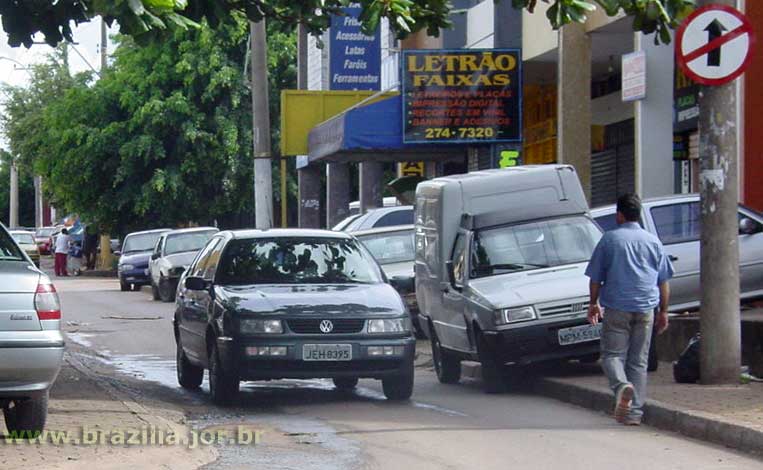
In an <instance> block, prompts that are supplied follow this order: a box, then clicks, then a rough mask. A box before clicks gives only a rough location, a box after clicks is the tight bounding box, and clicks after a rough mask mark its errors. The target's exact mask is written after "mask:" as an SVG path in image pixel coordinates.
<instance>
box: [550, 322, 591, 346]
mask: <svg viewBox="0 0 763 470" xmlns="http://www.w3.org/2000/svg"><path fill="white" fill-rule="evenodd" d="M558 335H559V344H560V345H562V346H566V345H568V344H577V343H585V342H588V341H596V340H597V339H599V338H601V323H599V324H598V325H595V326H594V325H581V326H573V327H572V328H562V329H561V330H559V332H558Z"/></svg>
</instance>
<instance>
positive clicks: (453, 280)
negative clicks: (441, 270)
mask: <svg viewBox="0 0 763 470" xmlns="http://www.w3.org/2000/svg"><path fill="white" fill-rule="evenodd" d="M445 269H446V270H447V271H448V283H450V286H451V287H452V288H453V289H455V290H459V291H460V290H461V288H460V287H459V286H457V285H456V272H455V271H454V270H453V261H446V262H445Z"/></svg>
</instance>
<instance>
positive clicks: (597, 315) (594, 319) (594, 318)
mask: <svg viewBox="0 0 763 470" xmlns="http://www.w3.org/2000/svg"><path fill="white" fill-rule="evenodd" d="M600 291H601V283H600V282H596V281H593V280H591V282H590V284H589V285H588V292H589V294H590V297H591V300H590V301H589V302H590V303H589V304H588V323H590V324H591V325H596V324H597V323H599V322H600V321H601V319H602V315H601V307H599V292H600Z"/></svg>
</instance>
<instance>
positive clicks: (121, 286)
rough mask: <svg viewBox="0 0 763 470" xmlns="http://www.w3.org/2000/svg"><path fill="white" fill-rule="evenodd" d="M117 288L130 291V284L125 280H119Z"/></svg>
mask: <svg viewBox="0 0 763 470" xmlns="http://www.w3.org/2000/svg"><path fill="white" fill-rule="evenodd" d="M119 290H120V291H122V292H129V291H130V284H128V283H126V282H122V281H119Z"/></svg>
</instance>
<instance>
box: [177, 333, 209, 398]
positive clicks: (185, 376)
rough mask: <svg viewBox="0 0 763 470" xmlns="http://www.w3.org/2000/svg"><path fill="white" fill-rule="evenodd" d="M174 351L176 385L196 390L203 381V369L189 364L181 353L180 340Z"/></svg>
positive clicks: (183, 353)
mask: <svg viewBox="0 0 763 470" xmlns="http://www.w3.org/2000/svg"><path fill="white" fill-rule="evenodd" d="M176 349H177V352H176V354H175V368H176V369H177V376H178V383H179V384H180V386H181V387H183V388H185V389H188V390H196V389H197V388H199V386H200V385H201V382H202V380H204V368H203V367H198V366H195V365H193V364H191V362H190V361H189V360H188V357H187V356H186V355H185V352H183V346H182V345H181V344H180V340H178V341H177V343H176Z"/></svg>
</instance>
